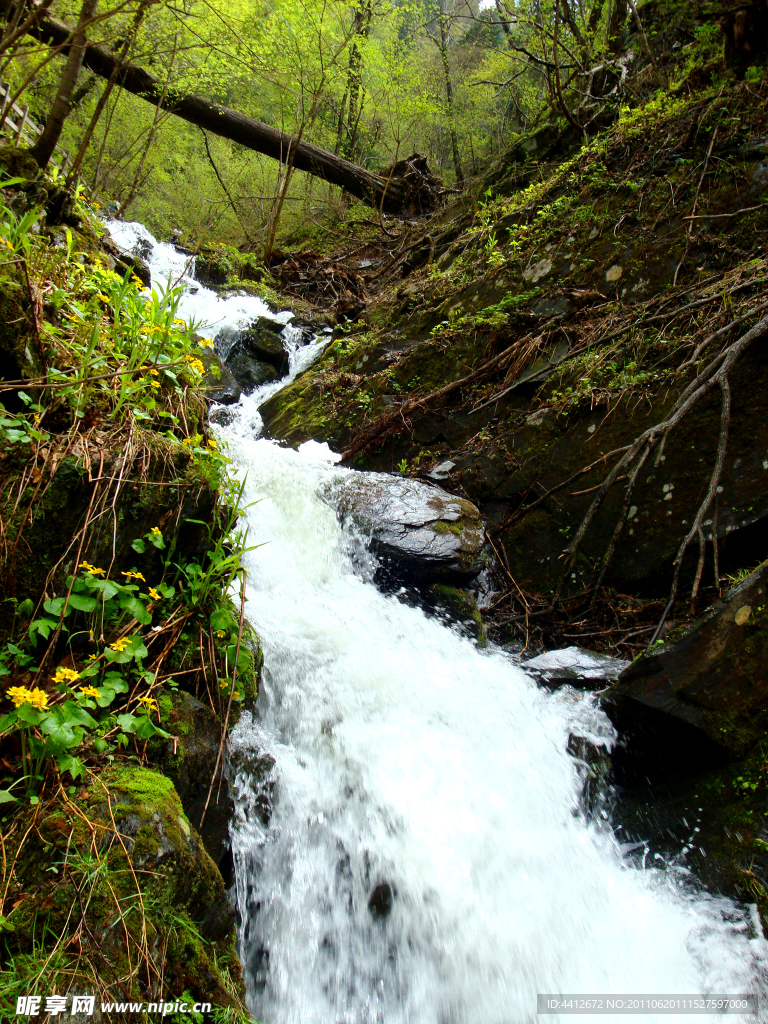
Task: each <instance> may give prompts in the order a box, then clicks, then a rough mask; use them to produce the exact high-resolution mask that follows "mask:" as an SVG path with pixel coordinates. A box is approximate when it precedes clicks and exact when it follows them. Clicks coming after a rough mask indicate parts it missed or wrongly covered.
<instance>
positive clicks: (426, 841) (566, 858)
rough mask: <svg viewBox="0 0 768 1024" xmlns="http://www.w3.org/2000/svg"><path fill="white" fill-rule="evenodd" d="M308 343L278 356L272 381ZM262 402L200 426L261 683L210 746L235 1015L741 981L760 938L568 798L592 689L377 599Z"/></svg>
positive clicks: (599, 727) (422, 1014)
mask: <svg viewBox="0 0 768 1024" xmlns="http://www.w3.org/2000/svg"><path fill="white" fill-rule="evenodd" d="M125 230H126V233H127V228H126V229H125ZM113 233H115V232H113ZM116 237H117V235H116ZM118 240H120V239H118ZM128 240H129V239H128ZM121 242H122V244H124V245H126V244H127V242H126V238H123V239H122V240H121ZM166 248H167V247H160V246H155V250H154V257H153V258H154V260H155V261H157V262H158V263H159V264H161V265H159V266H158V269H157V271H156V273H159V272H160V271H161V270H162V259H163V255H164V252H165V249H166ZM171 251H172V250H171ZM174 256H175V254H174ZM169 258H170V257H169ZM199 294H200V293H198V295H197V296H190V297H189V303H190V304H189V305H187V298H186V296H185V298H184V301H183V305H182V315H189V311H190V309H191V308H192V305H193V300H194V303H197V305H196V306H195V308H196V309H199V310H200V312H201V315H202V317H204V318H206V319H208V320H210V321H212V322H213V321H216V322H222V320H224V318H225V317H226V316H228V315H229V314H227V313H225V312H224V310H223V309H222V306H221V305H220V302H221V300H219V299H218V298H217V297H216V296H215V295H213V293H208V294H209V295H210V296H211V298H210V300H206V301H210V305H205V306H201V305H199V299H198V296H199ZM248 301H253V300H248ZM261 312H262V310H259V313H261ZM248 315H250V316H253V315H258V313H249V314H248ZM321 344H322V343H321V342H318V343H316V344H315V345H312V346H309V347H305V348H304V349H297V348H295V346H294V351H293V352H292V354H291V374H292V375H295V373H296V372H298V370H299V369H300V368H301V367H302V366H304V365H306V364H307V362H308V361H309V360H310V359H311V358H312V356H313V355H314V354H315V353H316V351H317V348H318V347H319V346H320V345H321ZM270 390H274V385H272V386H271V387H270ZM266 393H267V392H265V390H264V389H262V390H261V391H259V392H256V393H255V394H254V395H252V396H250V397H248V398H243V399H241V402H240V405H239V406H238V407H237V408H236V410H235V414H234V418H233V419H232V421H231V422H230V423H229V425H228V426H227V427H224V428H222V429H221V430H220V436H221V440H222V441H226V442H227V443H228V446H229V455H230V457H231V458H232V459H233V460H234V465H235V467H236V471H237V472H238V473H239V474H240V475H241V476H243V477H245V479H246V500H247V501H249V502H252V503H253V504H251V505H250V508H249V509H248V512H247V525H248V542H249V543H250V544H259V545H260V546H259V547H258V548H257V549H256V550H254V551H252V552H250V553H249V554H248V555H247V556H246V564H247V568H248V573H249V585H248V600H247V614H248V617H249V619H250V621H251V622H252V623H253V624H254V626H255V627H256V629H257V631H258V632H259V634H260V635H261V637H262V640H263V643H264V650H265V671H264V680H263V686H262V693H261V695H260V697H259V701H258V710H257V713H256V714H254V715H253V716H251V715H248V714H246V715H244V717H243V719H242V721H241V722H240V724H239V725H238V727H237V729H236V730H235V733H234V736H233V739H232V745H233V762H234V764H235V766H236V767H237V776H236V780H235V789H236V794H235V795H236V808H237V810H236V820H235V822H234V823H233V829H232V838H233V849H234V854H235V864H236V899H237V905H238V909H239V912H240V916H241V927H240V947H241V953H242V958H243V961H244V966H245V973H246V979H247V982H248V987H249V1001H250V1005H251V1009H252V1011H253V1012H254V1013H255V1015H256V1016H257V1017H258V1019H259V1020H261V1021H263V1022H264V1024H374V1022H375V1024H518V1022H526V1021H533V1020H535V1019H537V1017H536V994H537V992H542V993H544V992H553V993H555V992H560V993H589V992H595V993H614V994H618V993H647V994H651V993H655V994H661V993H713V992H714V993H744V992H756V991H759V990H761V987H762V985H763V984H764V971H765V964H766V944H765V941H764V939H763V938H762V936H761V934H760V933H759V931H756V929H755V925H754V923H752V924H750V918H749V915H748V913H747V912H746V911H745V910H744V909H743V908H740V907H738V906H736V905H734V904H733V903H731V902H729V901H727V900H725V899H717V898H713V897H711V896H708V895H706V894H704V893H702V892H701V891H698V890H697V889H695V888H693V887H690V886H684V884H683V883H681V882H680V881H679V880H678V876H677V875H675V874H674V873H671V872H666V871H663V870H657V869H645V870H643V869H639V868H637V867H633V866H630V865H629V864H628V863H627V862H625V861H623V860H622V857H621V850H620V847H619V845H618V843H617V842H616V840H615V839H614V837H613V835H612V833H611V832H610V830H609V828H608V827H607V826H606V825H605V824H603V825H602V826H598V825H597V824H595V823H593V822H589V821H587V820H586V819H585V818H584V816H583V814H582V813H581V811H580V810H579V795H580V785H581V780H580V777H579V774H578V770H577V766H576V763H575V761H574V760H573V758H571V757H570V755H569V754H568V753H567V752H566V744H567V739H568V734H569V732H572V731H574V732H578V733H579V734H580V735H590V734H591V735H592V737H593V739H598V740H600V739H602V741H603V742H610V738H611V736H612V730H611V727H610V725H609V723H608V722H607V720H606V719H605V718H604V716H603V715H602V713H601V712H600V711H599V710H598V709H597V708H596V706H595V705H594V702H593V699H592V698H589V697H583V696H581V695H578V694H576V693H575V692H574V691H572V690H569V689H566V690H564V691H560V692H559V693H554V694H552V693H549V692H546V691H544V690H542V689H539V688H538V687H537V686H536V685H535V684H534V682H533V681H532V680H531V679H530V678H529V677H528V676H526V675H525V674H524V673H523V672H522V671H521V670H520V669H519V668H517V667H516V666H515V665H514V664H513V663H512V662H511V661H510V660H509V658H508V657H507V656H506V655H505V654H504V653H503V652H500V651H498V650H490V651H488V652H485V653H484V652H481V651H479V650H478V649H477V648H476V647H475V646H474V645H473V644H472V642H470V641H469V640H467V639H464V638H462V637H461V636H459V635H458V634H457V633H455V632H453V631H452V630H450V629H449V628H447V627H446V626H445V625H443V624H441V623H440V622H439V621H437V620H436V619H434V618H429V617H427V616H426V615H425V614H424V613H423V612H422V611H420V610H419V609H418V608H414V607H411V606H408V605H406V604H404V603H401V602H400V601H399V600H398V599H397V597H396V596H386V595H384V594H382V593H381V592H379V591H378V590H377V589H376V588H375V586H374V585H373V583H372V582H371V580H370V575H371V574H370V573H369V572H368V573H366V572H365V571H361V564H363V565H364V564H365V558H366V556H365V551H364V548H365V545H364V539H361V538H359V537H356V536H354V535H353V534H352V533H350V532H347V531H345V530H344V529H342V527H341V526H340V525H339V523H338V521H337V518H336V515H335V513H334V512H333V510H332V509H331V508H329V507H328V505H327V504H326V503H325V502H324V501H323V500H322V499H321V497H320V496H319V492H320V490H321V488H322V486H323V484H325V483H327V481H328V479H329V477H332V476H333V475H335V474H343V473H348V472H350V471H349V470H345V469H341V468H339V467H336V466H333V465H332V459H331V458H329V453H328V452H327V450H326V449H324V447H323V446H320V445H314V444H310V445H308V446H305V447H304V448H303V449H302V450H300V451H299V452H295V451H292V450H289V449H286V448H281V447H279V446H278V445H276V444H274V443H272V442H269V441H267V440H264V439H260V438H258V437H257V432H258V429H259V427H260V418H259V416H258V411H257V410H258V405H259V403H260V402H261V401H263V400H264V397H265V394H266ZM369 564H370V563H369ZM382 883H387V884H388V885H389V886H390V889H389V890H388V891H387V890H385V889H384V888H382V887H381V885H382ZM377 886H379V889H378V894H379V897H380V898H379V902H378V904H376V902H375V901H374V906H373V911H376V910H377V909H378V910H379V913H378V914H376V913H374V912H373V911H372V909H371V907H369V900H370V897H371V894H372V893H373V892H374V890H375V889H376V887H377ZM387 892H388V893H389V899H388V897H387ZM390 902H391V909H389V903H390ZM385 911H388V912H386V913H385ZM542 1019H543V1020H558V1019H560V1018H559V1017H557V1015H551V1016H546V1017H542ZM563 1019H565V1018H563ZM578 1019H580V1020H585V1019H590V1020H592V1019H594V1020H601V1019H604V1018H602V1017H598V1016H595V1017H591V1016H590V1017H586V1016H580V1017H579V1018H578ZM641 1019H643V1020H656V1019H658V1020H667V1019H669V1018H668V1017H665V1016H659V1017H658V1018H656V1017H655V1016H653V1015H649V1016H643V1017H642V1018H641ZM685 1019H686V1020H711V1019H712V1018H711V1017H699V1016H687V1017H686V1018H685ZM728 1019H732V1020H736V1019H740V1018H738V1017H729V1018H728ZM750 1019H754V1018H750Z"/></svg>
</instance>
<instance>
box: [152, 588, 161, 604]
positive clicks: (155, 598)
mask: <svg viewBox="0 0 768 1024" xmlns="http://www.w3.org/2000/svg"><path fill="white" fill-rule="evenodd" d="M149 596H150V597H151V598H152V600H153V601H160V600H161V595H160V593H159V591H157V590H155V588H154V587H150V588H149Z"/></svg>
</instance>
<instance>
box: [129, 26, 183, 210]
mask: <svg viewBox="0 0 768 1024" xmlns="http://www.w3.org/2000/svg"><path fill="white" fill-rule="evenodd" d="M178 42H179V36H178V33H177V34H176V37H175V39H174V41H173V53H172V54H171V62H170V64H169V66H168V74H167V76H166V79H165V85H164V86H163V91H162V94H161V95H160V98H159V99H158V101H157V106H156V107H155V117H154V120H153V122H152V127H151V128H150V130H149V137H148V138H147V144H146V146H145V147H144V152H143V153H142V154H141V159H140V160H139V166H138V167H137V168H136V174H135V175H134V178H133V183H132V184H131V187H130V189H129V190H128V196H127V198H126V199H125V201H124V202H123V203H121V204H120V219H121V220H122V219H123V218H124V217H125V211H126V210H127V209H128V207H129V206H130V205H131V203H132V202H133V199H134V196H135V195H136V190H137V189H138V187H139V184H140V182H141V172H142V171H143V170H144V163H145V161H146V159H147V157H148V156H149V151H150V149H151V148H152V143H153V142H154V140H155V134H156V132H157V126H158V124H159V123H160V111H161V110H162V109H163V100H164V99H165V94H166V92H167V91H168V84H169V82H170V80H171V72H172V71H173V65H174V63H175V61H176V47H177V46H178Z"/></svg>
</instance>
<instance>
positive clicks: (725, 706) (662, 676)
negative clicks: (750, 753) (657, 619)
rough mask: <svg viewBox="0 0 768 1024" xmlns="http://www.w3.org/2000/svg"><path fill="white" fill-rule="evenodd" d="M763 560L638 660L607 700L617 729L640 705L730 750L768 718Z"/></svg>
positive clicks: (747, 742)
mask: <svg viewBox="0 0 768 1024" xmlns="http://www.w3.org/2000/svg"><path fill="white" fill-rule="evenodd" d="M767 591H768V562H764V563H763V564H762V565H761V566H760V567H759V568H758V569H756V570H755V571H754V572H753V573H752V574H751V575H749V576H748V577H747V578H746V579H745V580H743V581H742V582H741V583H739V584H737V585H736V586H735V587H733V588H732V589H731V590H730V591H729V592H728V593H727V594H726V596H725V597H724V598H723V600H721V601H719V602H718V603H717V604H715V605H714V606H713V607H712V608H710V609H709V610H708V611H707V612H705V613H704V614H703V615H702V616H700V617H699V618H698V619H696V620H695V621H694V622H693V623H692V624H691V625H690V626H688V627H687V628H686V629H685V631H684V632H683V633H682V635H681V636H679V637H678V638H676V639H674V640H672V641H670V642H669V643H665V644H663V645H662V646H660V647H658V648H656V649H655V650H653V651H652V652H651V653H649V654H646V655H645V656H643V657H642V658H639V659H638V660H637V661H636V662H634V663H633V664H632V665H631V666H630V667H629V668H627V669H626V670H625V671H624V672H622V674H621V676H620V677H619V680H618V682H617V683H616V684H615V686H613V687H612V688H611V690H610V691H609V693H608V694H606V698H605V701H604V703H605V706H606V710H607V711H608V713H609V715H610V716H611V718H612V719H613V720H614V721H615V722H616V724H617V725H618V726H619V728H623V727H629V728H630V729H631V722H632V718H633V717H636V716H637V715H638V714H639V713H640V708H639V707H638V706H639V705H640V706H642V708H643V709H653V711H655V712H657V714H658V716H661V717H666V718H670V717H671V718H672V719H673V720H678V721H679V722H683V723H686V725H688V726H689V727H693V728H695V729H696V730H699V731H700V732H701V733H703V734H705V735H706V736H707V737H709V739H710V740H713V741H714V742H716V743H718V744H719V745H720V746H722V747H724V748H726V749H727V750H729V751H731V752H733V753H735V754H742V753H744V752H745V751H747V750H748V749H749V748H750V746H751V745H752V744H753V743H754V742H755V740H756V739H757V738H758V737H759V736H760V734H761V733H762V732H764V729H765V724H766V721H768V633H766V625H768V600H767V599H766V592H767Z"/></svg>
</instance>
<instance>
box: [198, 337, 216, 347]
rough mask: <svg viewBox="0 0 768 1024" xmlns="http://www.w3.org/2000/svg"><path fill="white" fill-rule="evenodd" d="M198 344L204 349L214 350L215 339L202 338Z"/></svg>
mask: <svg viewBox="0 0 768 1024" xmlns="http://www.w3.org/2000/svg"><path fill="white" fill-rule="evenodd" d="M198 344H199V345H200V346H201V347H202V348H213V338H201V339H200V341H199V342H198Z"/></svg>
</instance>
